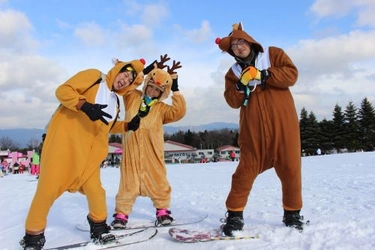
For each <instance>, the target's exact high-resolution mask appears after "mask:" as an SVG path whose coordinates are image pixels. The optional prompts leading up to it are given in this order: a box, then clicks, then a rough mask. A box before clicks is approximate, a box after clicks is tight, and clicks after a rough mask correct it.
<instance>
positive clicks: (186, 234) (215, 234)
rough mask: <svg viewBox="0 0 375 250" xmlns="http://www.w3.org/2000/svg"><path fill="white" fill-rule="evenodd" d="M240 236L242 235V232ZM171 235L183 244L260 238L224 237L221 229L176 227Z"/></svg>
mask: <svg viewBox="0 0 375 250" xmlns="http://www.w3.org/2000/svg"><path fill="white" fill-rule="evenodd" d="M240 234H242V232H241V233H240ZM169 235H170V236H171V237H172V238H173V239H174V240H176V241H178V242H182V243H196V242H207V241H216V240H250V239H258V238H259V236H258V235H238V236H223V235H222V231H221V230H220V229H216V230H206V231H205V230H202V231H199V230H188V229H183V228H175V227H172V228H170V229H169Z"/></svg>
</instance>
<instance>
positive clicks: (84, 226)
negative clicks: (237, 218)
mask: <svg viewBox="0 0 375 250" xmlns="http://www.w3.org/2000/svg"><path fill="white" fill-rule="evenodd" d="M207 217H208V214H205V215H199V216H194V217H186V218H176V219H175V220H174V221H173V222H172V223H171V224H169V225H165V226H163V225H155V221H134V220H129V222H128V224H127V225H126V228H121V229H115V228H113V227H112V226H111V231H124V230H132V229H145V228H157V227H177V226H183V225H189V224H194V223H198V222H201V221H203V220H205V219H206V218H207ZM75 227H76V229H78V230H80V231H84V232H89V231H90V226H89V224H88V222H87V221H86V220H85V221H84V222H83V223H78V224H76V225H75Z"/></svg>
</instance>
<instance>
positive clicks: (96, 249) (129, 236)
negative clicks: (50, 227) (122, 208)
mask: <svg viewBox="0 0 375 250" xmlns="http://www.w3.org/2000/svg"><path fill="white" fill-rule="evenodd" d="M157 233H158V230H157V229H156V228H145V229H142V230H139V231H135V232H132V233H125V234H115V237H116V241H115V242H113V243H108V244H103V245H101V244H95V243H93V242H92V241H83V242H79V243H74V244H68V245H63V246H59V247H53V248H47V249H45V250H64V249H76V248H77V249H81V248H83V247H89V248H90V250H101V249H111V248H117V247H124V246H128V245H133V244H137V243H141V242H145V241H148V240H150V239H152V238H153V237H155V235H156V234H157Z"/></svg>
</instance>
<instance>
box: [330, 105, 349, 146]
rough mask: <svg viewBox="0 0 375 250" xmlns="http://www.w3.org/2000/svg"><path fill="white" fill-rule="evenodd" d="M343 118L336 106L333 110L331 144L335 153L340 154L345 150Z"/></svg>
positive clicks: (339, 108)
mask: <svg viewBox="0 0 375 250" xmlns="http://www.w3.org/2000/svg"><path fill="white" fill-rule="evenodd" d="M344 124H345V118H344V114H343V113H342V109H341V107H340V106H339V105H338V104H336V105H335V108H334V110H333V144H334V147H335V148H336V150H337V152H341V151H342V149H344V148H345V146H346V145H345V144H346V142H345V131H344V129H343V128H344Z"/></svg>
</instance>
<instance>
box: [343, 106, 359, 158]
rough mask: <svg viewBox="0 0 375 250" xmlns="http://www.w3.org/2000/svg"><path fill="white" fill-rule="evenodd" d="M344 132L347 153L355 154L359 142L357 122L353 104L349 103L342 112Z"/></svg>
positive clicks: (355, 109)
mask: <svg viewBox="0 0 375 250" xmlns="http://www.w3.org/2000/svg"><path fill="white" fill-rule="evenodd" d="M344 121H345V124H344V125H345V126H344V128H343V129H344V131H345V135H344V137H345V141H346V148H347V149H348V151H349V152H355V151H357V150H358V149H359V148H360V142H359V121H358V116H357V108H356V106H355V105H354V104H353V102H349V104H348V105H347V106H346V109H345V112H344Z"/></svg>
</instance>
